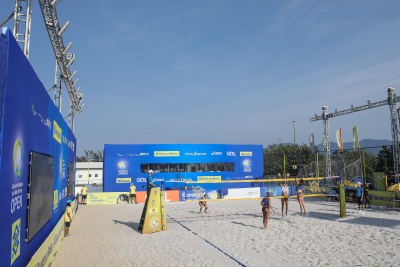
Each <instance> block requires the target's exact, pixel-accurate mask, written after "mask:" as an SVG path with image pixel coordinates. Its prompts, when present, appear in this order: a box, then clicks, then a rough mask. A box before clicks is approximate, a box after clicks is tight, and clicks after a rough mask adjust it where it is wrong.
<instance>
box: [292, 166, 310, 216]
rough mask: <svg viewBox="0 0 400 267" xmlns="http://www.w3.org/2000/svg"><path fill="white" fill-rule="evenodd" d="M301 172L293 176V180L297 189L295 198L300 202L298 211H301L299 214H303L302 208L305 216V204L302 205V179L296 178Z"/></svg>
mask: <svg viewBox="0 0 400 267" xmlns="http://www.w3.org/2000/svg"><path fill="white" fill-rule="evenodd" d="M300 175H301V174H300V173H299V174H297V176H296V178H294V180H295V181H296V184H297V186H296V191H297V200H298V201H299V204H300V211H301V215H303V210H304V216H306V214H307V212H306V206H305V205H304V189H303V188H304V180H303V179H300V180H299V181H298V180H297V178H298V177H299V176H300Z"/></svg>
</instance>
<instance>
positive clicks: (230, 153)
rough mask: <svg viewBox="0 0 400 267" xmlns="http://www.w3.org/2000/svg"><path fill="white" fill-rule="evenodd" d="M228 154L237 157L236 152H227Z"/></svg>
mask: <svg viewBox="0 0 400 267" xmlns="http://www.w3.org/2000/svg"><path fill="white" fill-rule="evenodd" d="M226 154H227V155H228V156H234V157H236V154H235V152H234V151H228V152H226Z"/></svg>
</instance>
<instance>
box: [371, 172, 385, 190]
mask: <svg viewBox="0 0 400 267" xmlns="http://www.w3.org/2000/svg"><path fill="white" fill-rule="evenodd" d="M373 179H374V189H375V190H377V191H387V177H386V175H385V173H384V172H374V175H373Z"/></svg>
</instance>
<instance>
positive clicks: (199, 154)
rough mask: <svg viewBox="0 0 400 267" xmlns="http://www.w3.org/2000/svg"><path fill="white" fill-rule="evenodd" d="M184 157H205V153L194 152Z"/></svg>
mask: <svg viewBox="0 0 400 267" xmlns="http://www.w3.org/2000/svg"><path fill="white" fill-rule="evenodd" d="M185 156H207V154H206V153H197V152H196V151H195V152H194V153H191V152H188V153H185Z"/></svg>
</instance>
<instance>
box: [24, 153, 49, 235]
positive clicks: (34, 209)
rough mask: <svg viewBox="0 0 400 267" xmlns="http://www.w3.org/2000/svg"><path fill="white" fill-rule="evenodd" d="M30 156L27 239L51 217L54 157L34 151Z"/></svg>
mask: <svg viewBox="0 0 400 267" xmlns="http://www.w3.org/2000/svg"><path fill="white" fill-rule="evenodd" d="M30 158H31V160H30V173H29V176H30V177H29V183H30V186H29V194H30V198H29V209H28V224H27V228H28V233H27V241H29V240H31V239H32V238H33V237H34V236H35V235H36V233H37V232H38V231H39V230H40V229H41V228H42V227H43V225H45V224H46V223H47V222H48V221H49V220H50V219H51V216H52V209H53V172H54V159H53V157H51V156H48V155H44V154H40V153H36V152H31V154H30Z"/></svg>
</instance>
